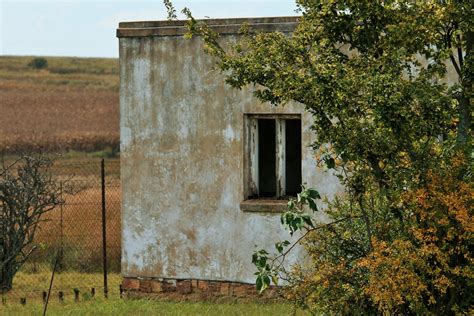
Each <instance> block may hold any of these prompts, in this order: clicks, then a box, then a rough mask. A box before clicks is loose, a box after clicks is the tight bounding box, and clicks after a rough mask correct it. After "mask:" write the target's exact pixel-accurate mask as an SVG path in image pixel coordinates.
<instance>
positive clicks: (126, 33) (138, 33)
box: [117, 16, 299, 38]
mask: <svg viewBox="0 0 474 316" xmlns="http://www.w3.org/2000/svg"><path fill="white" fill-rule="evenodd" d="M298 19H299V17H298V16H290V17H263V18H229V19H205V20H198V21H201V22H204V23H206V24H207V25H209V27H210V28H211V29H212V30H213V31H215V32H217V33H219V34H221V35H224V34H227V35H231V34H238V33H239V31H240V29H241V27H242V25H243V24H245V23H246V24H248V25H249V27H250V29H251V30H253V31H260V32H274V31H279V32H283V33H290V32H292V31H294V29H295V27H296V25H297V24H298ZM186 32H187V29H186V20H179V21H176V20H173V21H170V20H167V21H137V22H120V23H119V27H118V29H117V37H119V38H120V37H163V36H183V35H184V34H185V33H186Z"/></svg>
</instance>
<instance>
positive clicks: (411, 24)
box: [166, 0, 474, 315]
mask: <svg viewBox="0 0 474 316" xmlns="http://www.w3.org/2000/svg"><path fill="white" fill-rule="evenodd" d="M166 3H167V7H168V8H172V6H171V5H170V2H169V1H166ZM297 4H298V8H299V10H300V13H301V15H302V16H301V17H300V18H299V23H298V26H297V27H296V29H295V30H294V32H293V33H292V34H291V35H288V34H282V33H280V32H271V33H259V32H253V31H252V30H251V29H249V28H248V27H244V28H243V29H242V36H241V37H240V40H239V41H238V42H237V43H236V44H228V45H226V46H225V48H224V46H222V45H221V44H222V41H221V39H220V38H219V35H218V34H216V33H215V32H213V31H212V30H211V29H210V28H209V27H208V26H207V25H206V23H205V21H197V20H195V19H194V18H193V17H192V14H191V12H190V11H189V10H188V9H184V10H183V13H184V14H185V15H186V16H187V17H188V29H189V34H188V35H189V36H190V37H191V36H199V37H201V38H202V39H203V41H204V43H205V48H206V50H207V52H208V53H209V54H210V55H212V56H214V57H216V62H217V64H218V66H219V67H220V69H221V70H222V71H223V73H224V74H225V76H226V82H227V83H228V84H230V85H231V86H233V87H235V88H237V89H240V88H243V87H244V86H247V85H249V84H254V85H255V86H256V87H257V88H256V90H255V96H256V97H257V98H258V99H259V100H261V101H262V102H269V103H271V104H273V105H275V106H281V105H284V104H285V103H286V102H298V103H300V104H302V105H304V106H305V108H306V111H308V112H309V113H311V115H312V117H313V120H314V124H313V126H312V128H313V129H314V131H315V133H316V136H317V140H316V142H315V143H314V144H313V147H314V149H315V151H316V152H317V157H318V161H319V163H320V164H322V165H325V166H326V167H327V168H329V169H334V170H335V171H336V172H337V174H338V177H339V179H340V181H341V182H342V183H343V184H344V187H345V191H346V195H345V197H344V198H340V199H336V200H333V201H326V202H327V203H328V209H327V210H326V212H327V213H328V215H329V216H330V217H331V218H332V222H330V223H315V222H314V220H313V219H312V217H311V215H310V214H307V213H306V212H305V206H308V207H309V208H310V209H311V210H313V211H318V210H317V208H316V200H317V199H319V198H320V197H319V194H317V192H316V191H314V190H311V189H304V190H303V192H302V193H301V194H300V195H299V196H298V199H297V200H295V201H290V202H289V204H288V212H286V213H285V214H283V215H282V223H283V225H284V226H285V227H286V228H287V229H288V231H289V232H290V234H301V233H302V234H301V238H299V239H298V243H301V244H303V245H304V246H305V247H306V249H307V251H308V254H309V255H310V257H311V259H312V260H311V263H309V264H307V263H305V264H303V263H302V264H301V265H300V266H295V267H293V269H292V271H290V272H288V271H286V270H285V268H284V259H285V256H286V254H287V253H288V252H289V251H291V250H292V249H293V248H294V245H292V244H289V243H288V242H287V241H281V242H278V243H277V244H276V255H275V256H271V255H270V254H269V253H268V252H267V251H266V250H260V251H257V252H256V253H255V254H254V256H253V262H254V263H255V265H256V267H257V269H258V272H257V287H258V288H259V289H260V290H264V289H265V288H266V287H268V286H269V285H270V283H271V282H274V283H275V284H277V283H278V279H279V278H281V277H283V278H285V279H286V280H288V288H289V292H288V297H289V298H291V299H292V300H294V301H295V302H296V303H297V304H299V306H301V307H305V308H308V309H310V310H311V311H314V312H317V313H347V314H357V313H364V314H365V313H403V314H404V313H408V314H409V313H429V314H438V315H444V314H451V313H456V312H464V313H467V312H468V311H469V308H470V306H471V305H472V302H473V296H472V294H471V293H473V292H474V288H473V269H472V263H473V257H472V250H473V244H472V237H473V236H472V233H473V227H472V225H470V224H467V223H469V222H472V215H473V214H472V213H473V211H472V178H471V174H472V173H471V152H472V149H471V142H472V140H471V139H472V132H471V116H472V103H471V100H472V83H473V73H474V65H473V62H474V59H473V52H472V49H473V47H472V46H473V25H474V23H473V22H474V21H473V16H474V14H473V13H474V11H473V10H474V8H473V2H472V1H462V0H459V1H434V0H433V1H430V0H427V1H403V0H400V1H396V0H393V1H354V0H345V1H344V0H340V1H317V0H299V1H297ZM173 10H174V9H172V10H170V11H169V12H170V17H171V18H173V17H174V18H175V17H176V14H175V11H173ZM448 66H449V67H453V68H454V71H455V74H456V78H457V79H456V82H454V83H453V84H451V85H448V84H446V80H445V79H446V75H447V67H448ZM327 144H330V146H327ZM460 153H461V154H460ZM439 179H445V180H446V183H447V184H446V187H444V186H445V185H444V184H443V181H439ZM448 183H449V185H448ZM455 201H457V202H455ZM393 271H398V272H396V273H393ZM389 272H390V273H389ZM385 275H389V276H390V280H387V279H384V276H385ZM382 281H384V282H382ZM377 284H379V285H380V286H378V287H377ZM471 311H472V310H471Z"/></svg>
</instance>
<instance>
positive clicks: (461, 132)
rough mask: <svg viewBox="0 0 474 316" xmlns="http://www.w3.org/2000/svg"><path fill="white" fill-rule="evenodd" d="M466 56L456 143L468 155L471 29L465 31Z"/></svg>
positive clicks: (473, 38) (472, 61)
mask: <svg viewBox="0 0 474 316" xmlns="http://www.w3.org/2000/svg"><path fill="white" fill-rule="evenodd" d="M465 36H466V56H465V58H464V61H465V62H464V65H463V66H464V67H463V69H462V71H463V72H462V78H461V84H462V93H461V96H460V98H459V110H458V113H459V125H458V130H457V143H458V145H459V146H461V147H464V148H465V152H466V154H467V155H468V157H469V156H470V147H471V97H472V84H473V78H472V77H473V75H474V74H473V73H471V68H472V66H471V65H472V64H473V63H474V60H473V59H474V56H473V55H472V49H473V44H474V36H473V32H472V31H468V32H467V33H466V35H465Z"/></svg>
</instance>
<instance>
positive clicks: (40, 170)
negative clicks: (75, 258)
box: [0, 154, 64, 292]
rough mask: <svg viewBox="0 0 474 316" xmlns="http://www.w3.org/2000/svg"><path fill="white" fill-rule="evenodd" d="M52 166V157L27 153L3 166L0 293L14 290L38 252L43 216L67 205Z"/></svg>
mask: <svg viewBox="0 0 474 316" xmlns="http://www.w3.org/2000/svg"><path fill="white" fill-rule="evenodd" d="M52 164H53V160H52V159H51V158H49V157H45V156H43V155H29V154H28V155H22V156H20V157H19V158H17V159H16V160H15V161H14V162H13V163H10V164H6V163H3V165H2V167H0V168H1V169H0V291H3V292H6V291H9V290H11V288H12V283H13V277H14V276H15V274H16V272H17V271H18V270H19V269H20V267H21V266H22V265H23V264H24V263H25V261H26V260H27V259H28V257H29V256H30V255H31V253H32V252H33V251H34V250H35V249H36V245H34V237H35V233H36V231H37V228H38V224H39V223H40V222H41V221H42V216H43V215H44V214H45V213H47V212H49V211H51V210H53V209H54V208H55V207H56V206H57V205H60V204H62V203H63V202H64V201H63V200H62V198H61V191H60V186H59V184H58V183H57V182H56V181H55V180H54V179H53V177H52V175H51V172H50V170H51V166H52Z"/></svg>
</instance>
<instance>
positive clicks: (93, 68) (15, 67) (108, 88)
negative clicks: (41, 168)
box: [0, 56, 119, 152]
mask: <svg viewBox="0 0 474 316" xmlns="http://www.w3.org/2000/svg"><path fill="white" fill-rule="evenodd" d="M31 59H32V57H8V56H0V100H1V102H0V111H1V114H2V115H0V150H2V151H4V152H15V151H18V150H25V149H36V148H43V149H45V150H48V151H57V150H61V151H64V150H80V151H94V150H100V149H103V148H104V147H106V146H109V147H118V143H119V109H118V82H119V76H118V61H117V60H116V59H97V58H95V59H94V58H60V57H54V58H53V57H46V59H47V60H48V68H47V69H44V70H35V69H32V68H30V67H28V63H29V61H30V60H31Z"/></svg>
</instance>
